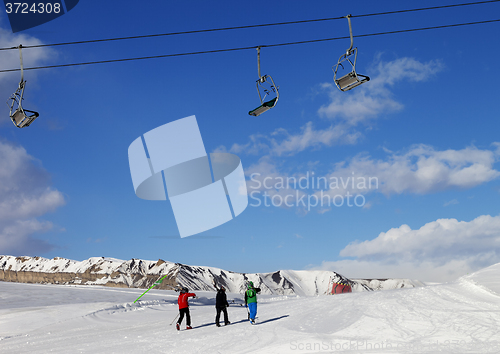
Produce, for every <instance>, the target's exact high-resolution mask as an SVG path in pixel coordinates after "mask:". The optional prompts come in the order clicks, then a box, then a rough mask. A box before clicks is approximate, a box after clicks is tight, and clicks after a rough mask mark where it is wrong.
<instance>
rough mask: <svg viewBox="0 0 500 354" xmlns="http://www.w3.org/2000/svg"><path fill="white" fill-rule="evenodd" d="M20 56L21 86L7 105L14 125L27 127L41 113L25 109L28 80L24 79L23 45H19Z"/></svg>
mask: <svg viewBox="0 0 500 354" xmlns="http://www.w3.org/2000/svg"><path fill="white" fill-rule="evenodd" d="M19 58H20V60H21V81H20V82H19V87H18V88H17V90H16V92H14V93H13V94H12V96H11V97H10V98H9V99H8V100H7V105H8V106H9V108H10V112H9V115H10V119H11V120H12V123H14V125H15V126H16V127H18V128H25V127H28V126H29V125H30V124H31V123H33V121H34V120H35V119H36V118H38V116H39V114H38V112H35V111H30V110H28V109H24V108H23V105H22V102H23V99H24V98H23V95H24V89H25V87H26V81H24V71H23V54H22V45H19ZM9 101H10V103H9Z"/></svg>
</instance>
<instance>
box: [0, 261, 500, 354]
mask: <svg viewBox="0 0 500 354" xmlns="http://www.w3.org/2000/svg"><path fill="white" fill-rule="evenodd" d="M493 267H496V268H494V269H493V270H494V272H492V269H491V268H493ZM493 267H490V268H487V269H488V270H489V271H488V272H483V273H481V272H478V275H477V276H467V277H463V278H461V279H459V280H457V281H456V282H453V283H449V284H440V285H432V286H425V287H419V288H414V289H400V290H390V291H380V292H364V293H351V294H343V295H335V296H316V297H301V298H299V297H293V296H260V297H259V304H258V312H257V316H258V319H257V324H256V325H251V324H250V323H249V322H248V321H247V320H246V319H247V310H246V309H245V308H244V307H242V306H239V305H231V306H230V307H229V309H228V313H229V320H230V321H231V322H232V324H231V325H229V326H222V327H221V328H217V327H216V326H215V323H214V322H215V308H214V303H215V299H214V297H215V293H211V292H196V293H197V295H198V296H199V297H198V298H196V299H192V300H190V304H191V307H190V308H191V317H192V326H193V328H194V329H193V330H184V328H185V322H184V323H183V324H182V327H181V328H182V329H183V330H181V331H176V330H175V325H170V323H171V322H172V320H173V319H174V317H175V316H176V315H177V313H178V309H177V301H176V300H177V294H176V293H175V292H171V291H155V290H151V291H150V292H149V293H148V294H147V295H145V296H144V297H143V298H141V300H143V299H144V301H140V302H137V303H135V304H134V303H133V301H134V300H135V299H136V298H137V297H138V296H139V295H140V294H141V293H142V292H143V290H142V289H114V288H105V287H91V286H77V287H75V286H57V285H35V284H19V283H4V282H0V294H1V295H0V353H2V354H3V353H9V354H10V353H273V354H274V353H453V354H455V353H499V352H500V335H499V334H498V333H499V328H500V296H499V295H498V293H499V290H500V286H497V285H498V284H500V282H497V281H496V278H498V279H500V264H499V265H495V266H493ZM497 274H498V276H497ZM495 277H496V278H495ZM228 298H229V300H231V299H235V300H236V301H237V302H240V303H241V298H242V295H240V294H228Z"/></svg>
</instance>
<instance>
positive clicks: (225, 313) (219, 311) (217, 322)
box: [215, 307, 229, 324]
mask: <svg viewBox="0 0 500 354" xmlns="http://www.w3.org/2000/svg"><path fill="white" fill-rule="evenodd" d="M216 309H217V315H216V316H215V324H219V320H220V313H221V311H222V312H224V323H225V324H227V323H228V322H229V320H228V319H227V309H226V307H216Z"/></svg>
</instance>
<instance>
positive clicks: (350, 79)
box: [332, 15, 370, 91]
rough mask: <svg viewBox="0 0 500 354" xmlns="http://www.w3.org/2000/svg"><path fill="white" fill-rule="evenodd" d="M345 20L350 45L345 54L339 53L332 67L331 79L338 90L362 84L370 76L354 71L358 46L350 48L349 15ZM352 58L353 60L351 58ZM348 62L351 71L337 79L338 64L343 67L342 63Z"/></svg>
mask: <svg viewBox="0 0 500 354" xmlns="http://www.w3.org/2000/svg"><path fill="white" fill-rule="evenodd" d="M346 18H347V21H348V22H349V34H350V37H351V46H350V47H349V49H347V51H346V52H345V54H343V55H341V56H340V58H339V61H338V62H337V65H336V66H335V68H332V69H333V81H335V85H336V86H337V87H338V89H339V90H340V91H349V90H351V89H353V88H355V87H356V86H359V85H361V84H364V83H365V82H368V81H370V78H369V77H368V76H365V75H361V74H358V73H356V59H357V58H358V48H357V47H356V48H354V49H353V48H352V47H353V37H352V26H351V15H347V16H346ZM353 59H354V60H353ZM345 62H347V63H349V64H350V65H351V67H352V70H351V72H349V73H348V74H346V75H344V76H342V77H341V78H340V79H337V72H338V69H339V66H341V67H342V68H344V65H343V63H345Z"/></svg>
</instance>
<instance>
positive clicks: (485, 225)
mask: <svg viewBox="0 0 500 354" xmlns="http://www.w3.org/2000/svg"><path fill="white" fill-rule="evenodd" d="M340 256H342V257H349V258H354V259H350V260H341V261H338V262H325V263H324V264H323V265H322V268H329V269H333V268H334V267H337V268H338V269H339V270H338V271H339V272H340V273H342V272H344V273H345V275H346V276H351V277H366V278H369V277H374V276H376V277H395V276H397V277H404V278H416V279H421V280H424V281H448V280H452V279H454V278H456V277H458V276H460V275H463V274H465V273H467V272H471V271H475V270H478V269H480V268H483V267H486V266H488V265H491V264H494V263H498V262H500V216H490V215H482V216H479V217H477V218H476V219H474V220H472V221H469V222H467V221H458V220H456V219H438V220H436V221H433V222H429V223H427V224H425V225H424V226H422V227H421V228H420V229H417V230H412V229H411V228H410V227H409V226H408V225H401V226H400V227H398V228H393V229H390V230H389V231H387V232H382V233H380V234H379V235H378V236H377V237H376V238H375V239H373V240H367V241H363V242H359V241H356V242H352V243H350V244H349V245H347V246H346V247H345V248H344V249H343V250H342V251H340ZM363 272H364V274H363ZM376 274H378V275H376Z"/></svg>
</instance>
